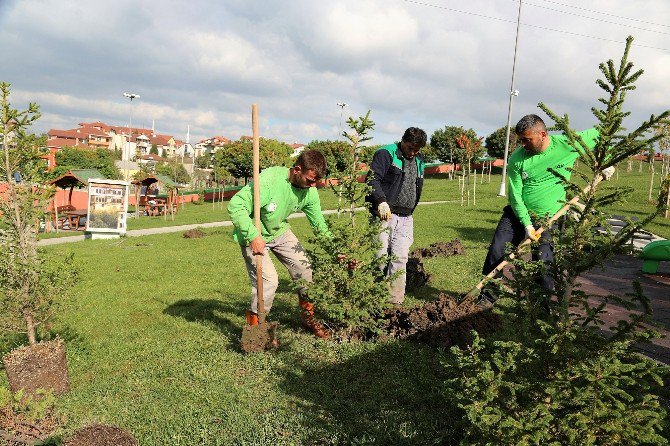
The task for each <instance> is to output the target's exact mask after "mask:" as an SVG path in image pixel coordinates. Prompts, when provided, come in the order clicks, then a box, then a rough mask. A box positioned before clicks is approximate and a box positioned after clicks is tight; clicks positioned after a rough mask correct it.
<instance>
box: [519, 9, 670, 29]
mask: <svg viewBox="0 0 670 446" xmlns="http://www.w3.org/2000/svg"><path fill="white" fill-rule="evenodd" d="M512 1H513V2H515V3H519V0H512ZM523 4H524V5H526V6H533V7H535V8H542V9H546V10H548V11H554V12H559V13H561V14H566V15H571V16H575V17H581V18H583V19H589V20H594V21H596V22H601V23H609V24H610V25H618V26H625V27H626V28H630V29H638V30H640V31H647V32H650V33H657V34H665V35H666V36H670V32H667V31H658V30H655V29H648V28H642V27H639V26H632V25H628V24H626V23H618V22H612V21H610V20H606V19H599V18H597V17H589V16H585V15H582V14H578V13H576V12H569V11H561V10H560V9H554V8H550V7H548V6H542V5H537V4H535V3H530V2H523Z"/></svg>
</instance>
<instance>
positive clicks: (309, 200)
mask: <svg viewBox="0 0 670 446" xmlns="http://www.w3.org/2000/svg"><path fill="white" fill-rule="evenodd" d="M325 174H326V159H325V157H324V156H323V154H321V153H320V152H318V151H316V150H307V151H305V152H303V153H301V154H300V155H299V156H298V159H297V160H296V162H295V165H294V166H293V167H292V168H290V169H289V168H288V167H281V166H278V167H270V168H268V169H265V170H263V172H262V173H261V174H260V177H259V181H260V201H261V202H260V207H261V216H260V217H261V218H260V219H261V233H260V234H259V233H258V231H257V230H256V226H255V225H254V219H253V210H254V204H253V182H250V183H249V184H247V185H246V186H244V187H243V188H242V189H241V190H240V191H239V192H238V193H237V194H235V196H233V198H232V199H231V200H230V204H228V213H229V214H230V219H231V220H232V222H233V225H234V226H235V230H234V231H233V238H234V239H235V241H237V242H238V243H239V244H240V247H241V249H242V256H243V257H244V260H245V263H246V266H247V272H248V273H249V281H250V282H251V288H252V290H251V293H252V299H251V304H250V305H249V308H248V309H247V324H249V325H257V324H258V300H257V294H256V266H255V262H254V255H255V254H262V255H263V297H264V305H265V311H266V312H268V311H270V308H272V302H273V300H274V296H275V292H276V291H277V286H278V285H279V277H278V276H277V270H276V269H275V266H274V264H273V263H272V259H270V255H269V251H272V252H273V253H274V254H275V255H276V256H277V259H279V261H280V262H281V263H282V264H283V265H284V266H285V267H286V268H287V269H288V272H289V274H290V276H291V278H292V279H293V280H298V279H305V280H307V281H310V282H311V280H312V267H311V264H310V262H309V259H308V258H307V255H306V253H305V250H304V249H303V247H302V246H301V245H300V242H299V241H298V239H297V237H296V236H295V235H294V234H293V231H291V228H290V226H289V224H288V221H287V219H288V216H289V215H291V214H292V213H294V212H297V211H302V212H304V213H305V215H306V216H307V220H309V222H310V224H311V225H312V228H313V229H314V230H315V231H320V232H327V231H328V227H327V226H326V221H325V220H324V218H323V215H322V213H321V202H320V201H319V194H318V192H317V190H316V187H315V186H316V183H317V181H319V180H320V179H321V178H323V177H324V176H325ZM298 295H299V303H300V308H301V318H302V322H303V325H304V326H305V328H307V329H309V330H310V331H312V333H314V335H316V336H317V337H320V338H327V337H328V332H327V331H326V330H325V329H324V327H323V326H322V325H321V324H319V322H318V321H317V320H316V319H315V317H314V305H313V304H312V303H310V302H309V301H308V300H307V299H306V296H305V293H304V292H303V291H301V292H299V293H298Z"/></svg>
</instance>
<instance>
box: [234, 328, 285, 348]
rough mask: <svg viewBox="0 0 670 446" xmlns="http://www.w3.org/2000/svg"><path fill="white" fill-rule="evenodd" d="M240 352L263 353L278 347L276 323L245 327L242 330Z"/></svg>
mask: <svg viewBox="0 0 670 446" xmlns="http://www.w3.org/2000/svg"><path fill="white" fill-rule="evenodd" d="M241 346H242V351H243V352H244V353H254V352H263V351H267V350H272V349H275V348H277V347H278V346H279V342H278V341H277V323H276V322H270V323H268V322H265V323H259V324H258V325H245V326H244V327H243V328H242V345H241Z"/></svg>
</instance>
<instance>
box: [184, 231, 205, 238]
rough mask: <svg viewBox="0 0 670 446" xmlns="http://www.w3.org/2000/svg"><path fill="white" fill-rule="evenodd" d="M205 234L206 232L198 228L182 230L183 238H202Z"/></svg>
mask: <svg viewBox="0 0 670 446" xmlns="http://www.w3.org/2000/svg"><path fill="white" fill-rule="evenodd" d="M205 235H207V234H205V232H204V231H201V230H200V229H189V230H188V231H184V238H202V237H204V236H205Z"/></svg>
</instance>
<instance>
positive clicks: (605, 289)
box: [580, 255, 670, 364]
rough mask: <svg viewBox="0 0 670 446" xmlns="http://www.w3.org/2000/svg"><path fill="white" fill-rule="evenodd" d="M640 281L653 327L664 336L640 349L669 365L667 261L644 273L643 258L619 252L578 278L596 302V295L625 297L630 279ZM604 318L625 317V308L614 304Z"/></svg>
mask: <svg viewBox="0 0 670 446" xmlns="http://www.w3.org/2000/svg"><path fill="white" fill-rule="evenodd" d="M634 280H639V281H640V284H641V285H642V291H643V293H644V295H645V296H647V297H648V298H649V299H650V301H651V306H652V309H653V310H654V321H655V322H656V323H657V324H658V327H656V329H657V330H658V331H659V332H660V333H661V334H662V335H663V336H664V337H663V338H660V339H654V340H653V341H652V343H651V344H642V345H640V346H639V348H640V350H641V351H642V352H643V353H644V354H645V355H647V356H649V357H651V358H654V359H656V360H658V361H661V362H663V363H665V364H670V262H660V264H659V269H658V273H657V274H644V273H643V272H642V260H641V259H639V258H637V257H635V256H630V255H618V256H616V257H614V258H613V259H612V260H610V261H608V262H606V263H605V265H604V266H603V268H597V269H593V270H591V271H590V272H589V273H588V274H585V275H584V276H583V277H581V278H580V282H581V284H582V289H583V290H584V291H585V292H586V293H588V294H589V295H592V296H596V297H594V298H592V299H591V301H592V303H593V304H596V303H597V302H598V301H599V299H598V298H597V296H608V295H616V296H621V297H623V296H625V295H626V293H632V292H633V281H634ZM607 309H608V311H607V313H606V314H605V315H604V317H603V320H604V321H605V322H606V326H612V325H615V324H616V322H617V321H619V320H621V319H625V318H626V315H627V314H628V311H627V310H626V309H624V308H623V307H621V306H620V305H616V304H609V305H608V306H607Z"/></svg>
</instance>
